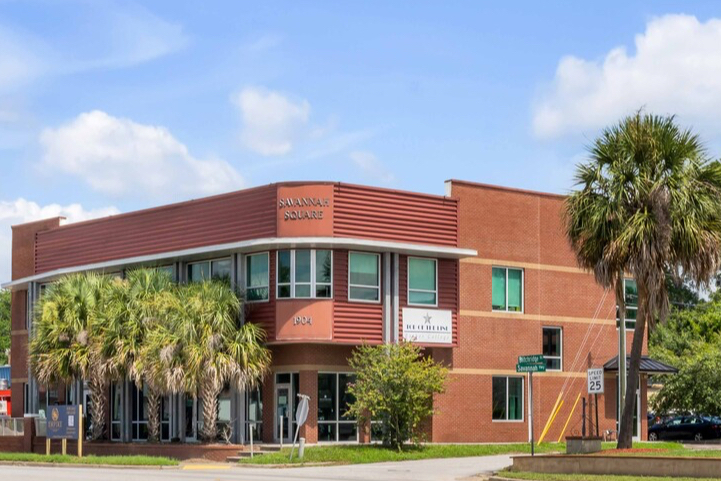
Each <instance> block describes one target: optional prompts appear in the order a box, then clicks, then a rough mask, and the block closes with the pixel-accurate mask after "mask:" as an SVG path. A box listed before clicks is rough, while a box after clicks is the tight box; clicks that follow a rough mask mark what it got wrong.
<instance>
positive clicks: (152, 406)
mask: <svg viewBox="0 0 721 481" xmlns="http://www.w3.org/2000/svg"><path fill="white" fill-rule="evenodd" d="M159 441H160V394H158V393H157V392H156V391H155V390H154V389H149V390H148V442H151V443H157V442H159Z"/></svg>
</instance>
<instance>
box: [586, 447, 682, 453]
mask: <svg viewBox="0 0 721 481" xmlns="http://www.w3.org/2000/svg"><path fill="white" fill-rule="evenodd" d="M665 451H668V448H630V449H606V450H604V451H601V452H600V453H598V454H633V453H662V452H665Z"/></svg>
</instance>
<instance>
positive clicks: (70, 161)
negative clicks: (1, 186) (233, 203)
mask: <svg viewBox="0 0 721 481" xmlns="http://www.w3.org/2000/svg"><path fill="white" fill-rule="evenodd" d="M40 143H41V145H42V147H43V149H44V156H43V160H42V167H43V168H44V169H43V170H47V171H51V172H53V171H54V172H62V173H66V174H70V175H74V176H77V177H78V178H80V179H82V180H83V181H85V182H86V183H87V184H88V185H89V186H90V187H91V188H92V189H94V190H96V191H99V192H103V193H105V194H109V195H115V196H120V195H134V196H138V197H143V198H156V199H171V198H177V197H179V196H180V197H187V196H194V195H199V196H202V195H209V194H215V193H218V192H224V191H229V190H235V189H239V188H241V187H243V185H244V181H243V178H242V177H241V175H240V174H239V173H238V172H237V171H236V170H235V169H234V168H233V167H232V166H231V165H230V164H228V163H227V162H225V161H223V160H220V159H213V158H210V159H198V158H196V157H194V156H193V155H191V154H190V152H188V148H187V147H186V146H185V145H184V144H182V143H181V142H179V141H178V140H177V139H176V138H175V137H173V135H172V134H171V133H170V132H169V131H168V129H166V128H164V127H160V126H154V125H145V124H140V123H137V122H134V121H132V120H130V119H125V118H118V117H113V116H111V115H108V114H107V113H105V112H102V111H98V110H95V111H92V112H86V113H82V114H80V115H79V116H78V117H76V118H75V119H73V120H72V121H70V122H68V123H66V124H64V125H61V126H59V127H57V128H48V129H45V130H43V132H42V133H41V135H40Z"/></svg>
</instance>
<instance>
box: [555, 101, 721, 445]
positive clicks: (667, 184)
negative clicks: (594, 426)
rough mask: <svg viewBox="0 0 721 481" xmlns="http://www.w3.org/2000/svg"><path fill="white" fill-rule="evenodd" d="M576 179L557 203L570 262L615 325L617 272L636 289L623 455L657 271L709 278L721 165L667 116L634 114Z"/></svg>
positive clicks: (605, 138) (659, 294) (719, 235)
mask: <svg viewBox="0 0 721 481" xmlns="http://www.w3.org/2000/svg"><path fill="white" fill-rule="evenodd" d="M576 180H577V182H578V184H579V185H580V189H579V190H577V191H574V192H573V193H572V194H571V195H570V196H569V197H568V198H567V200H566V229H567V233H568V236H569V239H570V241H571V244H572V247H573V249H574V251H575V252H576V256H577V260H578V263H579V264H580V265H581V266H582V267H585V268H587V269H590V270H592V271H593V273H594V275H595V278H596V280H597V282H599V283H600V284H601V285H603V286H604V287H606V288H613V289H614V291H615V293H616V301H617V303H618V305H619V311H620V318H621V324H622V325H623V323H624V318H625V315H624V314H625V312H624V311H625V305H624V287H623V279H624V276H625V274H626V273H627V274H629V275H631V276H632V277H633V278H634V279H635V280H636V283H637V286H638V312H637V319H636V327H635V330H634V336H633V343H632V348H631V359H630V366H629V372H628V382H627V387H626V396H625V402H624V404H623V406H622V407H623V409H622V411H621V413H622V416H621V425H620V429H619V440H618V447H619V448H629V447H631V444H632V443H631V439H632V422H633V409H634V404H635V398H636V396H635V393H636V389H637V387H638V376H639V366H640V360H641V352H642V347H643V340H644V336H645V335H646V326H647V324H648V325H652V323H653V322H654V320H655V319H656V318H657V317H658V316H660V315H663V314H664V313H665V311H666V309H667V308H668V293H667V290H666V283H665V276H666V272H668V271H671V272H677V271H679V270H680V271H682V272H683V274H684V275H686V276H687V277H688V278H690V279H692V280H694V281H695V282H697V283H699V284H702V283H706V282H708V280H709V278H710V277H711V276H712V275H714V274H715V273H716V272H717V268H718V265H719V248H720V247H721V202H719V199H720V198H721V197H720V196H721V165H719V163H718V162H715V161H714V162H712V161H709V159H708V158H707V156H706V154H705V151H704V149H703V147H702V145H701V143H700V141H699V138H698V137H697V136H696V135H694V134H693V133H691V132H690V131H688V130H681V129H680V128H679V127H678V126H677V125H676V124H675V121H674V118H673V117H658V116H653V115H646V114H643V113H642V112H637V113H636V114H635V115H632V116H629V117H627V118H625V119H623V120H622V121H621V122H620V123H619V124H618V125H615V126H613V127H610V128H607V129H605V130H604V131H603V132H602V134H601V136H600V137H599V138H598V139H596V141H595V142H594V143H593V144H592V146H591V147H590V158H589V160H588V162H586V163H584V164H581V165H579V166H578V168H577V172H576Z"/></svg>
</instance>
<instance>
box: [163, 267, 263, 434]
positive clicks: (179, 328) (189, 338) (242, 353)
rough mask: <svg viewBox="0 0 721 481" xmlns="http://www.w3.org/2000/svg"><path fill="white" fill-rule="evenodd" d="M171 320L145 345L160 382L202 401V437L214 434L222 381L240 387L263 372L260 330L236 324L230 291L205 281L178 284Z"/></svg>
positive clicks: (237, 304) (250, 383) (235, 299)
mask: <svg viewBox="0 0 721 481" xmlns="http://www.w3.org/2000/svg"><path fill="white" fill-rule="evenodd" d="M174 303H175V307H174V309H173V311H174V313H173V314H172V315H171V316H170V319H171V323H170V324H159V325H158V326H157V327H158V329H156V330H154V332H152V333H151V334H150V338H149V341H150V342H149V345H150V346H153V347H151V348H150V349H151V350H153V351H154V352H155V353H156V354H155V355H154V357H156V358H157V359H159V362H160V364H159V365H158V366H156V370H157V372H158V373H159V376H160V377H162V376H164V378H165V379H164V381H163V383H162V384H163V385H164V386H167V387H168V388H169V389H170V390H171V391H173V392H184V393H185V394H186V395H189V396H192V397H193V398H195V399H197V398H198V397H199V398H200V399H201V400H202V409H203V411H202V412H203V426H202V429H201V433H200V434H201V437H202V438H203V439H204V440H206V441H213V440H215V438H216V437H217V418H218V396H219V394H220V392H221V391H222V390H223V388H224V386H225V385H226V384H230V385H233V386H235V387H236V388H237V389H239V390H244V389H247V388H249V387H252V386H254V385H255V384H256V383H257V382H258V381H259V380H260V379H261V378H262V376H263V375H264V374H265V373H266V372H267V370H268V367H269V365H270V351H269V350H268V349H267V348H266V347H265V346H264V345H263V341H264V340H265V333H264V331H263V330H262V329H261V328H260V327H258V326H257V325H255V324H244V325H242V326H241V325H240V323H239V319H240V317H239V314H240V307H241V303H240V300H239V299H238V296H237V295H236V294H235V293H234V292H233V291H232V289H231V288H230V287H229V286H228V285H226V284H225V283H222V282H217V281H210V282H202V283H195V284H189V285H185V286H181V287H180V288H179V289H178V295H177V296H175V299H174Z"/></svg>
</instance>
